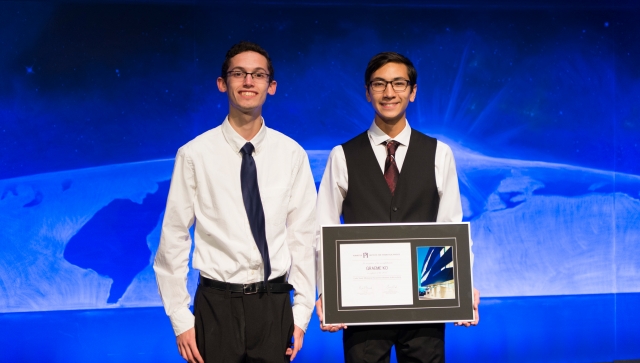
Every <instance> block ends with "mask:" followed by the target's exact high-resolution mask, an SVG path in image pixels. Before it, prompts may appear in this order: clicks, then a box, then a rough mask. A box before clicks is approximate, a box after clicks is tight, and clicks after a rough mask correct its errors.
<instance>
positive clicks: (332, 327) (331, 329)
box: [316, 298, 347, 333]
mask: <svg viewBox="0 0 640 363" xmlns="http://www.w3.org/2000/svg"><path fill="white" fill-rule="evenodd" d="M316 314H317V315H318V320H320V330H322V331H328V332H331V333H335V332H337V331H339V330H340V329H347V326H346V325H344V324H331V325H323V324H322V318H323V317H324V316H323V315H322V298H318V301H316Z"/></svg>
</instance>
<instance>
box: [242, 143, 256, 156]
mask: <svg viewBox="0 0 640 363" xmlns="http://www.w3.org/2000/svg"><path fill="white" fill-rule="evenodd" d="M253 150H254V147H253V144H252V143H250V142H248V143H246V144H244V146H243V147H242V149H240V151H242V153H243V154H244V155H251V154H253Z"/></svg>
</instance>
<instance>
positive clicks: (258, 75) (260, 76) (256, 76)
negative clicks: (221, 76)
mask: <svg viewBox="0 0 640 363" xmlns="http://www.w3.org/2000/svg"><path fill="white" fill-rule="evenodd" d="M247 74H248V75H250V76H251V78H252V79H253V80H254V81H264V82H267V81H269V73H265V72H262V71H258V72H245V71H241V70H235V71H229V72H227V75H228V76H229V77H231V78H233V79H238V80H240V79H245V77H247Z"/></svg>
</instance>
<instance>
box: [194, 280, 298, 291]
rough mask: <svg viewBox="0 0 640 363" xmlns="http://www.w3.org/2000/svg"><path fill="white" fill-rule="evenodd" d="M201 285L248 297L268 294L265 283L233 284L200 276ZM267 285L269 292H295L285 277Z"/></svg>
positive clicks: (270, 281)
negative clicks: (261, 293) (239, 293)
mask: <svg viewBox="0 0 640 363" xmlns="http://www.w3.org/2000/svg"><path fill="white" fill-rule="evenodd" d="M200 285H203V286H204V287H208V288H211V289H216V290H222V291H229V292H241V293H243V294H246V295H249V294H257V293H259V292H267V288H266V287H265V283H264V281H260V282H254V283H251V284H233V283H230V282H222V281H218V280H212V279H208V278H206V277H203V276H202V275H200ZM266 285H267V286H268V287H269V292H275V293H278V292H289V291H291V290H293V286H292V285H291V284H288V283H287V277H286V276H285V275H282V276H280V277H276V278H275V279H271V280H269V281H268V282H267V284H266Z"/></svg>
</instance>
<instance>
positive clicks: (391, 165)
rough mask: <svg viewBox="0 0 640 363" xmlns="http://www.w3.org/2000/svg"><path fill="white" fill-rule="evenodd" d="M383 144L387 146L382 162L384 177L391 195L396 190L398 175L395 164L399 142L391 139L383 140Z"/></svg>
mask: <svg viewBox="0 0 640 363" xmlns="http://www.w3.org/2000/svg"><path fill="white" fill-rule="evenodd" d="M384 145H385V146H386V147H387V160H386V161H385V162H384V179H385V180H386V181H387V185H388V186H389V190H390V191H391V195H393V193H394V192H395V191H396V185H397V184H398V177H399V176H400V172H399V171H398V165H397V164H396V149H397V148H398V145H400V143H399V142H397V141H395V140H391V141H385V142H384Z"/></svg>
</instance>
